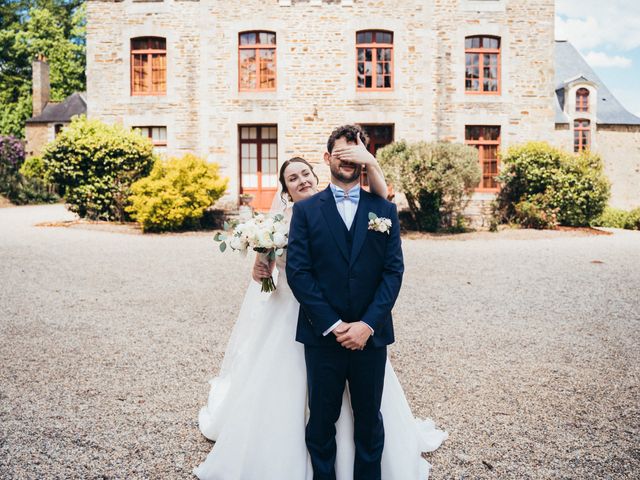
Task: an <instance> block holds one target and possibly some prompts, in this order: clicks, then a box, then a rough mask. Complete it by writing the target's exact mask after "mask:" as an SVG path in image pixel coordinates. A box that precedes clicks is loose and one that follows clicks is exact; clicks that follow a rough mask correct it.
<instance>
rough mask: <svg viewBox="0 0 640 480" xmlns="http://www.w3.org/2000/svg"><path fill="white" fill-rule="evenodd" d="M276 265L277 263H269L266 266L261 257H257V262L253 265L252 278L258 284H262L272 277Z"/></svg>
mask: <svg viewBox="0 0 640 480" xmlns="http://www.w3.org/2000/svg"><path fill="white" fill-rule="evenodd" d="M275 265H276V264H275V262H269V264H266V263H264V262H263V261H262V260H261V259H260V257H259V256H257V257H256V261H255V262H254V264H253V271H252V272H251V276H252V277H253V279H254V280H255V281H256V282H258V283H262V279H263V278H269V277H270V276H271V274H272V273H273V268H274V267H275Z"/></svg>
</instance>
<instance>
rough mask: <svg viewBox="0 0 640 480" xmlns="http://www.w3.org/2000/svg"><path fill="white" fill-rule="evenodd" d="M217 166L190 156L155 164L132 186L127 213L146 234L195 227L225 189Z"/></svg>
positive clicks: (224, 182) (224, 180)
mask: <svg viewBox="0 0 640 480" xmlns="http://www.w3.org/2000/svg"><path fill="white" fill-rule="evenodd" d="M227 182H228V179H227V178H222V177H220V174H219V166H218V164H216V163H208V162H206V161H205V160H203V159H201V158H199V157H196V156H195V155H192V154H186V155H185V156H183V157H182V158H175V157H174V158H169V159H167V160H158V161H156V163H155V165H154V167H153V169H152V170H151V173H150V174H149V176H148V177H145V178H142V179H140V180H138V181H137V182H135V183H134V184H133V185H132V186H131V191H132V195H131V196H130V197H129V201H130V205H129V206H128V207H127V212H129V213H130V214H131V216H132V217H133V218H134V219H135V220H136V221H137V222H138V223H139V224H140V225H141V226H142V230H143V231H145V232H152V231H154V232H159V231H168V230H179V229H185V228H197V227H198V226H199V225H200V219H201V218H202V216H203V214H204V211H205V209H206V208H207V207H210V206H211V205H213V204H214V203H215V202H216V200H218V199H219V198H220V197H221V196H222V195H223V194H224V192H225V190H226V189H227Z"/></svg>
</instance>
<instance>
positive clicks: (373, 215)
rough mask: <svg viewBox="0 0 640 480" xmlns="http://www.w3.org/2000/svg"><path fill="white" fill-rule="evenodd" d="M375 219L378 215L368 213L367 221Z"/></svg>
mask: <svg viewBox="0 0 640 480" xmlns="http://www.w3.org/2000/svg"><path fill="white" fill-rule="evenodd" d="M376 218H378V215H376V214H375V213H373V212H369V220H375V219H376Z"/></svg>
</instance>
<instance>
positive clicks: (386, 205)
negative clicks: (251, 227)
mask: <svg viewBox="0 0 640 480" xmlns="http://www.w3.org/2000/svg"><path fill="white" fill-rule="evenodd" d="M370 212H373V213H375V214H376V215H377V216H378V217H386V218H389V219H390V220H391V230H390V233H389V234H387V233H381V232H376V231H373V230H369V229H368V224H369V213H370ZM354 222H355V224H354V225H353V229H352V233H353V238H352V247H351V251H347V250H348V248H347V245H348V242H347V238H346V235H345V231H346V227H345V226H344V221H343V220H342V218H341V217H340V214H339V213H338V209H337V206H336V203H335V200H334V198H333V193H332V192H331V189H330V188H327V189H326V190H323V191H322V192H320V193H318V194H316V195H314V196H313V197H311V198H308V199H305V200H302V201H299V202H296V203H295V205H294V206H293V216H292V218H291V225H290V228H289V244H288V247H287V250H288V252H287V280H288V283H289V286H290V287H291V290H292V291H293V294H294V295H295V297H296V299H297V300H298V301H299V302H300V312H299V315H298V326H297V332H296V340H297V341H298V342H301V343H303V344H305V345H315V346H340V344H339V343H338V342H337V340H336V338H335V335H334V334H333V333H329V334H328V335H327V336H323V335H322V334H323V332H325V331H326V330H327V329H329V328H331V326H332V325H333V324H335V323H336V322H337V321H338V320H339V319H340V320H342V321H344V322H357V321H360V320H362V321H364V322H366V323H367V324H368V325H370V326H371V327H372V328H373V329H374V334H373V336H372V337H371V338H370V339H369V341H368V342H367V347H369V346H373V347H382V346H385V345H389V344H390V343H393V341H394V335H393V323H392V318H391V309H392V308H393V305H394V303H395V301H396V299H397V297H398V293H399V292H400V285H401V283H402V274H403V272H404V264H403V259H402V249H401V245H400V223H399V221H398V212H397V209H396V206H395V205H394V204H393V203H391V202H388V201H386V200H384V199H382V198H380V197H378V196H376V195H373V194H370V193H368V192H366V191H364V190H362V191H361V196H360V201H359V203H358V210H357V213H356V215H355V218H354Z"/></svg>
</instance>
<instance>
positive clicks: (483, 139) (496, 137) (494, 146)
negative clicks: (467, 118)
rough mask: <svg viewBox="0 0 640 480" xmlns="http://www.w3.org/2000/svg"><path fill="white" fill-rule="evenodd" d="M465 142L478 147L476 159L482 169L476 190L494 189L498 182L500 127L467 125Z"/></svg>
mask: <svg viewBox="0 0 640 480" xmlns="http://www.w3.org/2000/svg"><path fill="white" fill-rule="evenodd" d="M464 136H465V143H466V144H467V145H471V146H474V147H476V148H477V149H478V159H479V161H480V168H481V169H482V179H481V180H480V185H478V187H477V188H476V190H477V191H496V190H498V183H497V182H496V181H495V179H494V177H495V176H497V175H498V173H499V172H498V148H500V127H489V126H477V125H467V126H466V127H465V132H464Z"/></svg>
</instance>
